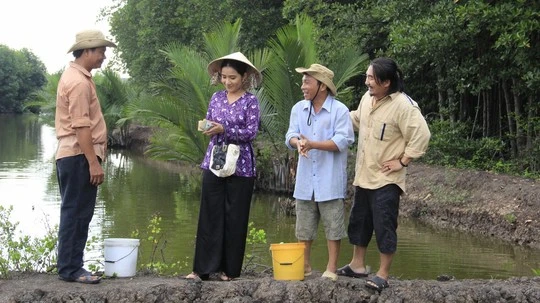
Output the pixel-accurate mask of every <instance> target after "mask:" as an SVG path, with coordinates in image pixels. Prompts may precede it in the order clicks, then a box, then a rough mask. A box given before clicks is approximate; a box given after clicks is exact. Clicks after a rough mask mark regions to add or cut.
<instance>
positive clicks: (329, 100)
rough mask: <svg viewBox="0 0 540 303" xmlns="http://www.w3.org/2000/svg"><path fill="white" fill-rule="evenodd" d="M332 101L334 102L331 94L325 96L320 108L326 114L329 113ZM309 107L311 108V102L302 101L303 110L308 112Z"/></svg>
mask: <svg viewBox="0 0 540 303" xmlns="http://www.w3.org/2000/svg"><path fill="white" fill-rule="evenodd" d="M332 101H334V96H332V95H331V94H328V96H326V100H324V103H323V106H322V108H323V109H326V111H327V112H331V109H332V103H333V102H332ZM310 106H311V101H310V100H304V109H308V110H309V107H310Z"/></svg>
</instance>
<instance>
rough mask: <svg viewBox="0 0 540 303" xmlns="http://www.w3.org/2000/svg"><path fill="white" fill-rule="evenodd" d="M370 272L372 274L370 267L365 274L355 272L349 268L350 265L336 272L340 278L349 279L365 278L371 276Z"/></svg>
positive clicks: (367, 267) (365, 270)
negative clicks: (345, 277)
mask: <svg viewBox="0 0 540 303" xmlns="http://www.w3.org/2000/svg"><path fill="white" fill-rule="evenodd" d="M369 272H370V269H369V266H366V268H365V269H364V272H355V271H354V270H353V269H352V268H351V267H350V266H349V264H347V265H345V266H343V267H341V268H338V270H337V271H336V273H337V274H338V276H347V277H352V278H365V277H367V276H368V275H369Z"/></svg>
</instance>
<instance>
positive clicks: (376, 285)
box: [366, 276, 390, 292]
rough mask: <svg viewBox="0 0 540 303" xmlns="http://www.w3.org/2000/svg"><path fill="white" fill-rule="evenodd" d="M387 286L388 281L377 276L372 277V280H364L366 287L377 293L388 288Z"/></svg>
mask: <svg viewBox="0 0 540 303" xmlns="http://www.w3.org/2000/svg"><path fill="white" fill-rule="evenodd" d="M389 286H390V285H388V281H386V280H385V279H383V278H381V277H379V276H373V277H372V278H369V279H367V280H366V287H367V288H371V289H375V290H376V291H378V292H381V291H382V290H383V289H385V288H388V287H389Z"/></svg>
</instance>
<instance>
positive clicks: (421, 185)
mask: <svg viewBox="0 0 540 303" xmlns="http://www.w3.org/2000/svg"><path fill="white" fill-rule="evenodd" d="M137 138H138V139H137V140H135V139H134V140H133V141H131V143H132V144H134V146H135V145H137V148H136V149H141V150H142V149H143V148H144V146H145V144H146V143H147V141H146V136H144V135H141V136H140V137H137ZM132 147H133V146H132ZM407 182H408V185H407V188H408V193H407V194H406V195H404V196H403V199H402V201H401V204H400V215H401V216H405V217H412V218H415V219H416V220H418V221H420V222H423V223H425V224H427V225H430V226H434V227H437V228H442V229H455V230H457V231H460V232H471V233H475V234H481V235H485V236H486V237H495V238H499V239H503V240H506V241H509V242H511V243H514V244H515V245H523V246H528V247H531V248H535V249H540V242H539V239H538V238H539V237H538V235H540V222H539V220H540V181H534V180H529V179H525V178H519V177H514V176H507V175H499V174H493V173H489V172H481V171H470V170H460V169H450V168H444V167H436V166H428V165H423V164H419V163H413V164H411V166H410V168H409V170H408V178H407ZM349 192H352V186H351V188H350V189H349ZM320 274H321V273H315V274H314V275H313V276H310V277H309V278H308V279H306V280H305V281H290V282H286V281H275V280H273V278H272V276H271V275H270V274H267V275H262V274H259V275H256V276H250V275H246V274H243V275H242V276H241V278H240V279H238V280H235V281H232V282H220V281H207V282H202V283H196V282H192V281H187V280H184V279H181V278H179V277H158V276H136V277H134V278H132V279H104V280H103V281H102V283H100V284H99V285H82V284H77V283H66V282H62V281H59V280H58V279H57V277H56V276H55V275H47V274H22V275H18V276H16V277H15V278H13V279H10V280H0V303H4V302H9V303H13V302H441V303H442V302H448V303H450V302H456V303H457V302H485V303H488V302H489V303H491V302H540V277H516V278H511V279H506V280H493V279H489V280H488V279H486V280H451V281H445V282H439V281H436V280H398V279H395V278H391V279H390V288H388V289H385V290H384V291H383V292H382V293H380V294H379V293H377V292H374V291H371V290H368V289H366V288H365V287H364V280H362V279H353V278H344V277H340V279H339V280H338V281H337V282H330V281H327V280H322V279H321V278H319V277H320Z"/></svg>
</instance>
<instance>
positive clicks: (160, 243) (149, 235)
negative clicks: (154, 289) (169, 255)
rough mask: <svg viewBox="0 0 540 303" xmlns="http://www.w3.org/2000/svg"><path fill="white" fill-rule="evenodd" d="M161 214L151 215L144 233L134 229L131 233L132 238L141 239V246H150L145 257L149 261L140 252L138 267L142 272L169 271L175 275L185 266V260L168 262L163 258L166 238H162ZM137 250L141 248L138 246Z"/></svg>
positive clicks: (162, 272)
mask: <svg viewBox="0 0 540 303" xmlns="http://www.w3.org/2000/svg"><path fill="white" fill-rule="evenodd" d="M161 219H162V218H161V216H159V214H154V215H152V217H151V219H150V221H149V223H148V227H147V229H146V231H144V233H141V232H139V230H135V231H134V232H133V233H132V237H133V238H138V239H140V241H141V247H143V246H148V245H149V246H150V247H151V253H150V256H149V257H147V259H149V261H146V260H145V256H143V254H142V253H140V255H141V258H140V260H145V261H146V263H145V261H140V266H139V268H141V269H142V271H143V272H149V273H155V274H165V273H169V274H172V275H177V274H178V273H179V272H180V271H181V270H182V269H183V268H185V267H187V266H188V264H187V261H186V260H183V261H176V262H173V263H168V262H167V260H166V258H165V249H166V248H167V240H164V239H163V237H164V234H163V232H162V229H161ZM139 251H140V252H141V251H142V250H141V249H140V248H139Z"/></svg>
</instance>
